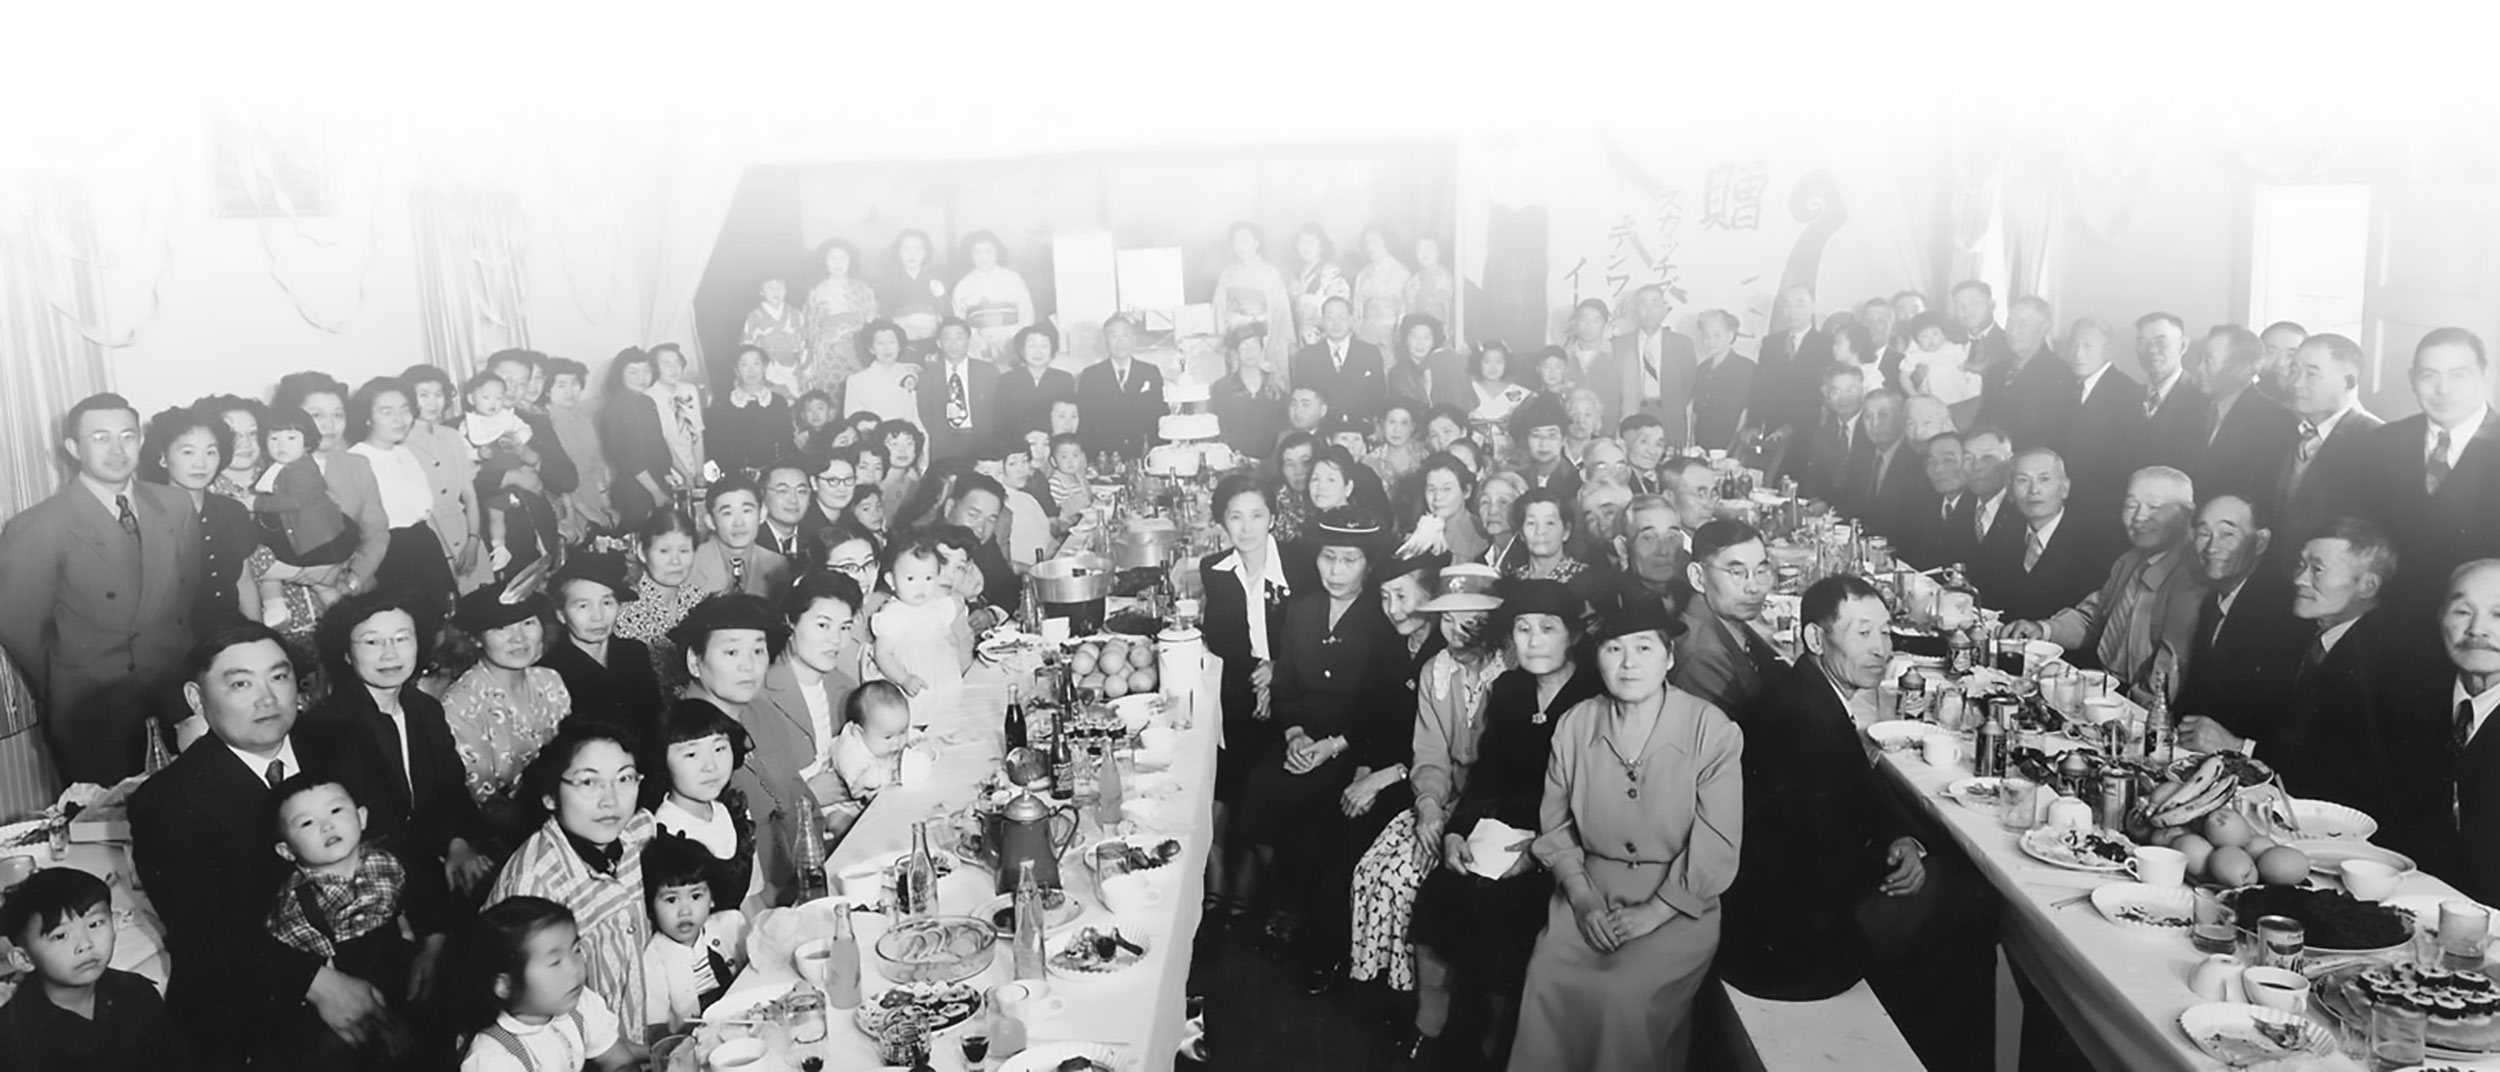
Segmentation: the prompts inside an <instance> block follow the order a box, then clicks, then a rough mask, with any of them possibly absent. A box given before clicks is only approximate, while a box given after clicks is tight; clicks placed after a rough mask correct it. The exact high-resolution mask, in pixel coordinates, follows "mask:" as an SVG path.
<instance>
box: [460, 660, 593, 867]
mask: <svg viewBox="0 0 2500 1072" xmlns="http://www.w3.org/2000/svg"><path fill="white" fill-rule="evenodd" d="M572 712H573V696H572V693H570V692H568V691H566V689H565V687H564V678H562V677H560V676H558V675H557V674H556V672H555V671H553V670H550V669H548V668H546V667H544V666H532V667H529V668H527V669H524V670H523V671H521V687H520V688H518V689H509V690H508V689H506V688H505V687H504V686H503V684H502V683H501V681H499V680H498V678H497V675H496V674H495V672H494V669H493V668H492V667H490V666H488V665H486V664H484V663H480V664H478V665H477V666H474V667H471V668H470V669H469V672H467V673H465V674H462V675H460V679H459V680H457V681H454V682H452V683H451V688H449V689H447V690H445V691H444V692H443V721H445V722H447V723H450V725H451V740H452V746H453V748H454V750H455V751H457V752H459V754H460V766H461V767H462V768H463V769H464V770H465V771H466V772H467V782H468V787H469V798H470V799H472V800H475V801H477V802H478V806H479V808H480V809H481V810H483V811H484V812H485V813H486V817H487V820H488V822H489V824H490V825H493V826H494V827H495V828H496V833H497V834H499V835H503V837H504V838H507V839H510V840H505V841H504V843H505V844H511V843H512V842H513V841H514V840H517V839H518V838H519V837H520V836H522V835H525V834H526V833H527V832H528V829H529V825H528V823H527V821H526V820H525V819H524V818H523V817H524V816H527V815H529V814H530V813H531V812H532V810H533V809H531V808H529V807H526V806H521V805H519V804H518V802H517V801H516V800H515V797H514V793H515V791H516V790H517V789H518V788H519V786H520V781H521V771H522V769H523V768H526V767H528V766H529V763H530V760H532V759H534V758H536V757H537V755H538V750H539V748H541V747H543V746H544V745H545V744H546V743H547V740H548V739H549V738H551V737H554V736H555V734H556V723H558V722H561V721H563V720H564V716H566V715H568V714H571V713H572Z"/></svg>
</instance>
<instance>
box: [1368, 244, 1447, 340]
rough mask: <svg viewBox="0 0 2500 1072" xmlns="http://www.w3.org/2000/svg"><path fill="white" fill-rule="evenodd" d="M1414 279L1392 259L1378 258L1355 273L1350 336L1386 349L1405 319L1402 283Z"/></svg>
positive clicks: (1403, 284)
mask: <svg viewBox="0 0 2500 1072" xmlns="http://www.w3.org/2000/svg"><path fill="white" fill-rule="evenodd" d="M1414 278H1415V273H1414V272H1412V271H1409V270H1408V269H1407V267H1406V265H1405V264H1403V263H1400V262H1399V261H1398V259H1397V258H1396V257H1382V258H1380V259H1379V260H1376V261H1373V262H1371V263H1370V264H1366V265H1364V266H1363V270H1362V271H1360V272H1357V273H1355V275H1354V337H1355V338H1358V339H1361V340H1363V341H1365V342H1368V343H1370V344H1372V345H1374V346H1377V347H1380V348H1381V350H1382V351H1384V352H1385V351H1388V350H1390V349H1391V348H1392V340H1391V339H1390V336H1392V335H1395V334H1397V330H1398V321H1400V320H1404V319H1406V284H1407V283H1408V282H1409V281H1410V280H1412V279H1414ZM1443 326H1444V327H1447V326H1448V325H1447V324H1444V325H1443Z"/></svg>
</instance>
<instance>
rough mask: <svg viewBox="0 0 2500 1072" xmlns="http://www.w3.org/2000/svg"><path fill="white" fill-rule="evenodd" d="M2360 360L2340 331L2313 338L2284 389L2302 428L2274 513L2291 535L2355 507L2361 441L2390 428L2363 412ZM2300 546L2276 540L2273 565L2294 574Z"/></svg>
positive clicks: (2284, 463) (2297, 356) (2288, 456)
mask: <svg viewBox="0 0 2500 1072" xmlns="http://www.w3.org/2000/svg"><path fill="white" fill-rule="evenodd" d="M2269 333H2271V331H2270V332H2269ZM2361 360H2362V357H2361V347H2359V346H2358V345H2355V344H2354V343H2353V341H2352V340H2351V339H2347V338H2345V337H2343V336H2341V335H2335V334H2326V335H2318V336H2313V337H2311V338H2310V339H2309V340H2308V341H2306V342H2303V343H2301V344H2300V346H2299V347H2298V348H2297V349H2295V350H2294V351H2293V353H2292V357H2291V363H2290V367H2289V368H2287V369H2286V370H2285V373H2286V375H2285V390H2286V391H2287V392H2288V393H2289V395H2290V402H2291V407H2292V416H2293V417H2295V418H2297V419H2298V422H2299V423H2298V424H2297V425H2295V426H2294V428H2293V439H2292V444H2291V447H2290V448H2289V449H2287V450H2285V451H2283V453H2282V457H2281V458H2279V459H2278V461H2279V463H2280V464H2279V465H2278V466H2277V467H2276V469H2275V484H2274V501H2275V503H2276V514H2277V516H2279V517H2281V518H2282V519H2283V523H2282V525H2281V526H2279V528H2280V530H2281V531H2282V532H2284V533H2286V534H2293V533H2299V534H2304V535H2305V534H2307V533H2312V532H2316V531H2317V530H2318V526H2320V525H2323V524H2325V523H2326V522H2327V521H2328V519H2330V518H2332V517H2334V509H2335V504H2336V503H2339V502H2347V503H2348V502H2350V500H2351V499H2352V494H2353V490H2354V489H2353V485H2352V482H2353V481H2354V480H2356V479H2359V475H2358V474H2357V473H2356V472H2355V471H2354V470H2355V468H2356V467H2357V466H2358V465H2359V464H2360V461H2359V459H2360V457H2361V450H2362V447H2361V444H2362V443H2363V442H2364V441H2365V440H2366V439H2367V438H2368V437H2369V434H2370V431H2371V430H2372V429H2374V428H2377V427H2378V426H2379V425H2381V424H2383V423H2385V422H2383V421H2381V420H2379V419H2378V417H2377V416H2375V415H2373V414H2372V413H2371V412H2370V411H2369V410H2366V409H2363V408H2361ZM2259 386H2260V387H2263V386H2264V384H2263V383H2260V384H2259ZM2298 542H2299V541H2297V540H2292V539H2286V540H2278V541H2276V548H2277V549H2276V551H2275V554H2274V555H2273V556H2272V557H2270V558H2269V560H2268V566H2269V567H2270V569H2271V570H2272V572H2275V573H2278V574H2280V575H2282V576H2285V577H2289V576H2291V573H2292V567H2293V565H2294V564H2295V563H2296V560H2297V559H2298V558H2299V557H2300V548H2299V546H2298Z"/></svg>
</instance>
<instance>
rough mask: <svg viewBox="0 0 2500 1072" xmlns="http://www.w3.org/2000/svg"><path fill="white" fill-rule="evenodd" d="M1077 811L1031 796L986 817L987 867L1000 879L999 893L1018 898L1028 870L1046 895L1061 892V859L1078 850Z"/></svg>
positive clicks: (983, 853) (983, 828)
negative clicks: (1026, 867)
mask: <svg viewBox="0 0 2500 1072" xmlns="http://www.w3.org/2000/svg"><path fill="white" fill-rule="evenodd" d="M1076 828H1077V819H1076V808H1075V807H1074V806H1073V805H1067V804H1059V805H1053V804H1051V803H1049V802H1047V801H1045V800H1043V799H1042V798H1040V797H1038V796H1035V795H1033V793H1032V792H1030V791H1022V792H1018V793H1017V794H1016V796H1015V798H1014V799H1012V800H1009V801H1008V802H1007V803H1006V804H1005V805H1004V806H1002V807H999V808H995V809H987V810H984V811H982V812H981V844H980V845H979V846H978V850H979V854H980V856H981V857H982V862H983V863H986V864H988V865H989V866H990V873H991V874H992V875H994V876H996V879H997V887H998V892H1000V893H1013V892H1015V888H1016V876H1017V875H1019V874H1021V873H1022V871H1023V868H1024V864H1026V863H1027V862H1030V863H1031V864H1032V865H1033V877H1034V879H1035V880H1036V881H1038V882H1039V883H1040V884H1041V886H1042V888H1043V889H1059V888H1061V887H1060V883H1059V857H1060V855H1061V854H1062V853H1065V852H1067V851H1068V848H1069V847H1070V846H1072V845H1074V844H1076Z"/></svg>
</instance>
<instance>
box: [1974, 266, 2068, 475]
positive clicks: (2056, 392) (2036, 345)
mask: <svg viewBox="0 0 2500 1072" xmlns="http://www.w3.org/2000/svg"><path fill="white" fill-rule="evenodd" d="M2052 324H2053V321H2051V320H2050V312H2049V303H2047V302H2045V301H2042V300H2040V299H2039V298H2036V297H2033V296H2031V295H2028V294H2026V295H2024V296H2022V297H2020V298H2016V299H2014V307H2013V309H2012V311H2010V312H2009V313H2008V314H2007V315H2006V318H2005V330H2004V331H2003V332H1998V333H1992V334H1991V336H1990V337H1991V338H1998V337H2002V338H2004V339H2005V340H2006V356H2005V364H2004V365H2003V366H2002V367H2001V368H2000V367H1998V366H1988V372H1987V374H1986V375H1985V376H1984V377H1983V378H1982V379H1981V382H1980V389H1981V391H1982V395H1981V402H1980V406H1979V419H1980V420H1983V421H1986V422H1988V423H1989V424H1993V425H1996V426H1997V427H1999V428H2003V429H2005V430H2006V431H2008V432H2011V433H2013V435H2014V445H2015V446H2017V447H2050V448H2052V449H2054V448H2056V447H2057V446H2058V444H2060V443H2062V442H2064V438H2065V437H2064V435H2063V430H2062V429H2061V428H2060V427H2059V426H2058V424H2059V418H2060V417H2062V416H2063V415H2064V414H2065V413H2066V410H2067V408H2068V407H2067V405H2066V402H2067V399H2068V398H2070V397H2072V396H2073V394H2074V390H2075V383H2074V376H2073V375H2072V374H2070V373H2068V372H2067V371H2066V363H2065V362H2064V361H2063V360H2061V359H2059V358H2058V356H2057V352H2056V351H2054V350H2051V349H2050V348H2049V333H2050V331H2051V330H2053V329H2052Z"/></svg>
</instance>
